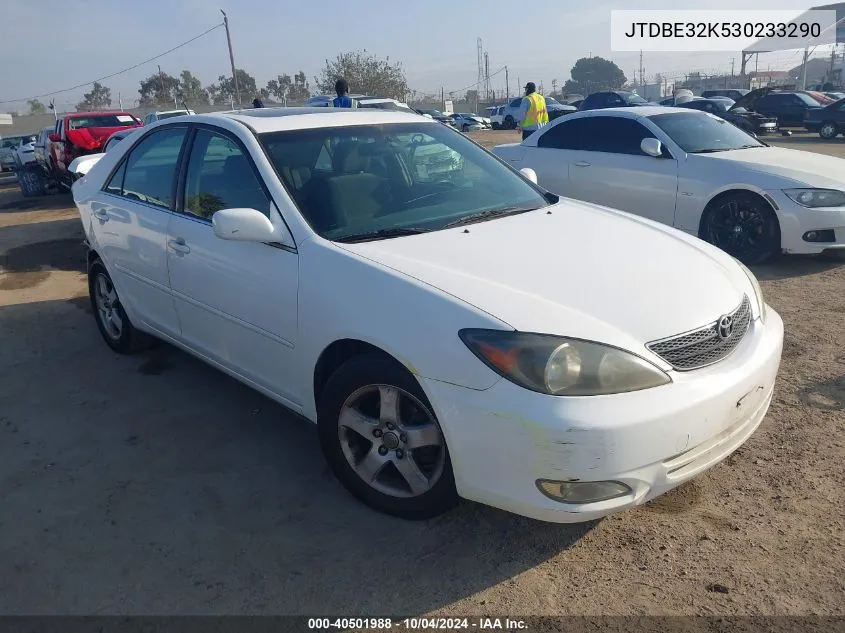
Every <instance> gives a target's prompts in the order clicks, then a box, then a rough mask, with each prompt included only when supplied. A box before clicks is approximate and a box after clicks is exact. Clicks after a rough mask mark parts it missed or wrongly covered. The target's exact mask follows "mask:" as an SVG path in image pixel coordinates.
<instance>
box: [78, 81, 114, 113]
mask: <svg viewBox="0 0 845 633" xmlns="http://www.w3.org/2000/svg"><path fill="white" fill-rule="evenodd" d="M110 105H111V90H110V89H108V88H106V87H105V86H103V85H102V84H100V83H99V82H96V81H95V82H94V85H92V86H91V92H87V93H85V94H84V95H82V101H80V102H79V103H77V104H76V111H77V112H86V111H88V110H104V109H106V108H108V107H109V106H110Z"/></svg>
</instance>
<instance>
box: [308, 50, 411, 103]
mask: <svg viewBox="0 0 845 633" xmlns="http://www.w3.org/2000/svg"><path fill="white" fill-rule="evenodd" d="M341 77H343V78H344V79H346V81H347V82H348V83H349V92H353V93H355V92H358V93H363V94H366V95H373V96H376V97H389V98H392V99H404V98H405V95H406V94H407V92H408V82H407V80H406V79H405V71H403V70H402V65H401V64H400V63H394V64H391V63H390V58H389V57H388V58H386V59H383V60H382V59H377V58H376V57H375V55H372V54H370V53H368V52H367V51H366V50H363V51H355V52H352V53H342V54H340V55H338V56H337V59H335V60H334V61H329V60H328V59H327V60H326V67H325V68H323V70H322V71H321V72H320V75H319V77H315V78H314V83H316V84H317V88H318V89H319V90H320V91H321V92H323V93H325V94H331V93H333V92H334V84H335V82H336V81H337V80H338V79H339V78H341Z"/></svg>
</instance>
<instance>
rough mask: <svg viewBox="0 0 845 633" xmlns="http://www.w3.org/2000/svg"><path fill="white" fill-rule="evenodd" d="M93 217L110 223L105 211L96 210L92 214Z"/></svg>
mask: <svg viewBox="0 0 845 633" xmlns="http://www.w3.org/2000/svg"><path fill="white" fill-rule="evenodd" d="M91 215H93V216H94V217H95V218H97V219H98V220H101V221H103V222H108V221H109V214H108V213H107V212H106V210H105V209H94V211H92V212H91Z"/></svg>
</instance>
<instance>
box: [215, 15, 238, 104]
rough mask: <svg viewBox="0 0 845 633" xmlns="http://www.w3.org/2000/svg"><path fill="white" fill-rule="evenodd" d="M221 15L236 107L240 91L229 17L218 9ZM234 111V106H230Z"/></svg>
mask: <svg viewBox="0 0 845 633" xmlns="http://www.w3.org/2000/svg"><path fill="white" fill-rule="evenodd" d="M220 13H222V14H223V26H225V27H226V42H227V43H228V44H229V62H230V63H231V64H232V81H233V82H234V85H235V97H236V98H237V99H238V107H240V105H241V91H240V90H239V89H238V73H237V71H236V70H235V55H234V54H233V53H232V35H231V34H230V33H229V17H228V16H227V15H226V12H225V11H224V10H223V9H220ZM232 109H233V110H234V109H235V108H234V105H233V106H232Z"/></svg>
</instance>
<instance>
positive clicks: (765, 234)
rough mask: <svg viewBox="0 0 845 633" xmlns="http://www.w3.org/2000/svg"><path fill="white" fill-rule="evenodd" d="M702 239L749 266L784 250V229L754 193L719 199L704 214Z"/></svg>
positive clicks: (728, 195) (726, 196)
mask: <svg viewBox="0 0 845 633" xmlns="http://www.w3.org/2000/svg"><path fill="white" fill-rule="evenodd" d="M700 237H701V238H702V239H704V240H706V241H708V242H710V243H711V244H713V245H714V246H718V247H719V248H721V249H722V250H723V251H725V252H726V253H728V254H729V255H732V256H733V257H736V258H737V259H738V260H740V261H742V262H743V263H745V264H748V265H754V264H762V263H763V262H765V261H767V260H769V259H771V258H772V257H773V256H774V255H775V254H777V252H778V251H779V250H780V225H779V223H778V219H777V216H776V215H775V212H774V211H773V210H772V207H771V206H770V205H769V204H768V203H767V202H766V201H765V200H764V199H763V198H761V197H760V196H758V195H757V194H755V193H751V192H750V191H735V192H730V193H727V194H725V195H722V196H719V197H717V198H716V199H715V200H713V201H711V202H710V204H708V205H707V208H706V209H705V210H704V215H703V217H702V220H701V231H700Z"/></svg>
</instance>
